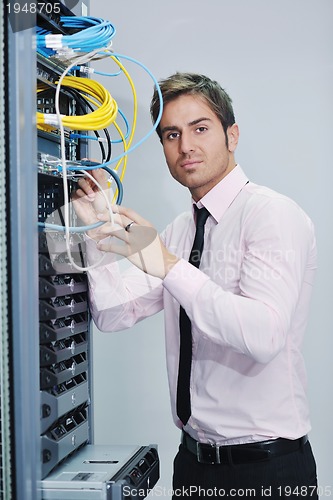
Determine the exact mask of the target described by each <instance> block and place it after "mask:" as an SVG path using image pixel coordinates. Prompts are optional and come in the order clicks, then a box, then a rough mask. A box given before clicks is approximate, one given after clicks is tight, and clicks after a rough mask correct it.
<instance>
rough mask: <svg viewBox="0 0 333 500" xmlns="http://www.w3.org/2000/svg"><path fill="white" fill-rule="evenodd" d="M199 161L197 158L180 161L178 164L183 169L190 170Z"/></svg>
mask: <svg viewBox="0 0 333 500" xmlns="http://www.w3.org/2000/svg"><path fill="white" fill-rule="evenodd" d="M199 163H201V161H199V160H186V161H184V162H182V163H181V164H180V166H181V168H183V169H184V170H191V169H193V168H195V167H196V166H197V165H199Z"/></svg>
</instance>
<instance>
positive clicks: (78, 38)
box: [36, 16, 116, 52]
mask: <svg viewBox="0 0 333 500" xmlns="http://www.w3.org/2000/svg"><path fill="white" fill-rule="evenodd" d="M60 22H61V23H62V26H63V27H64V28H71V29H75V30H80V31H78V32H77V33H73V34H72V35H62V34H53V33H43V32H37V35H36V42H37V48H41V49H42V48H48V49H53V50H54V51H55V52H57V51H58V50H62V49H63V48H69V49H73V50H75V51H76V52H91V51H92V50H96V49H103V48H104V49H105V48H108V47H110V45H111V40H112V38H113V37H114V35H115V34H116V29H115V27H114V26H113V25H112V24H111V23H110V21H106V20H104V19H99V18H97V17H77V16H62V17H61V18H60Z"/></svg>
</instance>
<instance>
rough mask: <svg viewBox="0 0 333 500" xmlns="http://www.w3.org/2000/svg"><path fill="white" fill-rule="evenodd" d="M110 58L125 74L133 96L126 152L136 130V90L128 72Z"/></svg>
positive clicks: (118, 62) (116, 60)
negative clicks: (130, 125) (131, 118)
mask: <svg viewBox="0 0 333 500" xmlns="http://www.w3.org/2000/svg"><path fill="white" fill-rule="evenodd" d="M110 57H111V59H113V61H114V62H115V63H116V64H117V65H118V66H119V68H120V69H121V70H122V71H123V73H124V74H125V76H126V78H127V80H128V81H129V84H130V86H131V89H132V94H133V123H132V127H131V133H130V136H129V139H128V142H127V147H126V151H127V150H128V149H129V148H130V146H131V144H132V141H133V137H134V132H135V129H136V121H137V114H138V102H137V96H136V89H135V86H134V83H133V80H132V78H131V77H130V75H129V73H128V71H127V70H126V68H125V67H124V66H123V64H122V63H121V62H120V61H119V60H118V59H117V58H116V57H115V56H112V55H111V56H110Z"/></svg>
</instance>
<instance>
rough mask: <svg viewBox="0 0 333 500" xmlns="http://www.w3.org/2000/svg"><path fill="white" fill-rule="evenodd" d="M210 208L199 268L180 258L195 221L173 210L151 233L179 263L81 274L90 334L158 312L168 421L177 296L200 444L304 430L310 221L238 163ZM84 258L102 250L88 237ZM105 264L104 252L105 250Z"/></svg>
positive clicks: (193, 429) (190, 426) (191, 427)
mask: <svg viewBox="0 0 333 500" xmlns="http://www.w3.org/2000/svg"><path fill="white" fill-rule="evenodd" d="M198 206H199V207H201V206H205V207H206V208H207V209H208V210H209V212H210V214H211V215H210V216H209V218H208V220H207V222H206V228H205V245H204V250H203V254H202V260H201V264H200V269H196V268H195V267H194V266H192V265H191V264H189V263H188V262H187V259H188V256H189V253H190V249H191V246H192V242H193V238H194V232H195V224H194V220H193V213H192V212H191V211H190V212H186V213H183V214H181V215H179V216H178V217H177V218H176V219H175V220H174V221H173V222H172V223H171V224H170V225H169V226H168V227H167V228H166V229H165V230H164V232H163V233H162V235H161V238H162V240H163V241H164V243H165V245H166V246H167V247H168V248H169V249H170V251H171V252H173V253H174V254H176V255H177V256H178V257H179V258H180V260H179V262H178V263H177V264H176V265H175V266H174V267H173V268H172V270H171V271H170V272H169V273H168V274H167V276H166V278H165V279H164V280H163V281H162V280H160V279H158V278H151V277H149V276H147V275H146V274H144V273H143V272H141V271H139V270H138V269H137V268H135V267H134V266H130V267H129V268H128V269H126V270H125V271H122V272H121V270H120V267H121V265H120V264H121V263H120V264H119V263H117V262H110V263H107V264H106V265H103V266H101V267H97V268H95V269H93V270H91V271H89V273H88V274H89V286H90V303H91V313H92V316H93V319H94V321H95V323H96V324H97V326H98V327H99V329H100V330H102V331H116V330H122V329H125V328H128V327H130V326H132V325H133V324H135V323H136V322H137V321H140V320H142V319H143V318H145V317H147V316H150V315H152V314H155V313H156V312H158V311H160V310H161V309H164V312H165V336H166V355H167V368H168V379H169V387H170V398H171V408H172V414H173V418H174V421H175V424H176V425H177V426H178V427H181V426H182V425H181V422H180V421H179V419H178V417H177V415H176V410H175V401H176V387H177V375H178V356H179V326H178V319H179V304H181V305H182V306H183V307H184V308H185V310H186V312H187V314H188V316H189V318H190V319H191V322H192V335H193V361H192V372H191V408H192V415H191V417H190V419H189V421H188V423H187V425H186V427H185V430H186V431H187V432H188V433H189V434H190V435H191V436H192V437H194V438H195V439H197V440H199V441H201V442H210V443H216V444H219V445H224V444H239V443H248V442H252V441H262V440H267V439H274V438H277V437H283V438H288V439H296V438H299V437H300V436H303V435H304V434H306V433H307V432H308V431H309V430H310V421H309V409H308V402H307V397H306V373H305V368H304V360H303V357H302V354H301V347H302V341H303V336H304V332H305V329H306V324H307V318H308V312H309V304H310V297H311V292H312V288H313V282H314V276H315V270H316V243H315V235H314V228H313V224H312V222H311V220H310V219H309V217H308V216H307V215H306V214H305V213H304V211H303V210H302V209H301V208H300V207H299V206H298V205H297V204H296V203H295V202H294V201H292V200H291V199H290V198H287V197H286V196H283V195H281V194H279V193H277V192H275V191H273V190H271V189H268V188H267V187H263V186H258V185H256V184H254V183H251V182H248V179H247V177H246V176H245V174H244V172H243V170H242V169H241V167H240V166H239V165H237V166H236V167H235V168H234V169H233V170H232V171H231V172H230V173H229V174H228V175H227V176H226V177H225V178H224V179H223V180H222V181H220V182H219V184H217V185H216V186H215V187H214V188H213V189H212V190H211V191H210V192H209V193H207V194H206V195H205V196H204V197H203V198H202V199H201V200H200V202H199V203H198ZM87 248H88V256H89V263H93V262H95V261H96V260H99V259H100V256H101V253H100V252H99V251H98V250H97V248H96V244H95V242H94V241H92V240H88V241H87ZM108 259H109V260H112V259H113V257H112V256H110V255H109V256H108Z"/></svg>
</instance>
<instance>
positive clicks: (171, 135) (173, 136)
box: [166, 132, 179, 141]
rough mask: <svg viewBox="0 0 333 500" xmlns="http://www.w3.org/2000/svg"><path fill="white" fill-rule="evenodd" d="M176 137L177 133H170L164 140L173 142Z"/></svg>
mask: <svg viewBox="0 0 333 500" xmlns="http://www.w3.org/2000/svg"><path fill="white" fill-rule="evenodd" d="M177 137H179V132H171V133H170V134H168V135H167V136H166V139H167V140H169V141H173V140H175V139H177Z"/></svg>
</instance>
